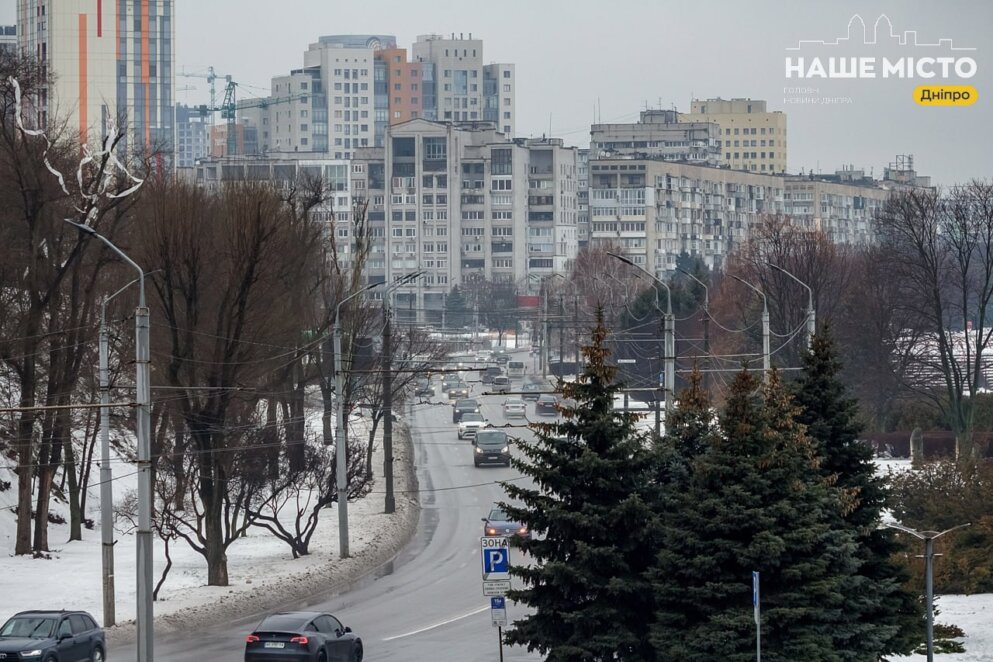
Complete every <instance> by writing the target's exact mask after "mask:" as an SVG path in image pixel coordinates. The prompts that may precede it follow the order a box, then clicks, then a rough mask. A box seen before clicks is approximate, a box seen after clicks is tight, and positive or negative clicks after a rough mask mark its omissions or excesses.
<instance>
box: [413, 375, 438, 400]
mask: <svg viewBox="0 0 993 662" xmlns="http://www.w3.org/2000/svg"><path fill="white" fill-rule="evenodd" d="M433 395H434V387H433V386H431V380H430V379H428V378H427V377H421V378H419V379H418V380H417V381H416V382H415V383H414V397H415V398H430V397H431V396H433Z"/></svg>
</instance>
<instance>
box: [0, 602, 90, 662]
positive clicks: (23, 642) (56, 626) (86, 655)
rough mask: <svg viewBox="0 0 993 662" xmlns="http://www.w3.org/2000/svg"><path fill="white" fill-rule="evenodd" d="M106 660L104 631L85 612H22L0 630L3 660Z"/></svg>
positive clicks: (74, 661) (48, 661) (63, 661)
mask: <svg viewBox="0 0 993 662" xmlns="http://www.w3.org/2000/svg"><path fill="white" fill-rule="evenodd" d="M106 659H107V640H106V638H105V636H104V632H103V628H101V627H100V626H99V625H97V622H96V621H95V620H94V619H93V617H92V616H90V615H89V614H88V613H86V612H85V611H22V612H20V613H18V614H15V615H14V616H11V617H10V619H9V620H8V621H7V622H6V623H4V624H3V627H0V660H38V661H39V662H42V661H43V662H53V661H55V660H58V662H89V661H92V662H104V660H106Z"/></svg>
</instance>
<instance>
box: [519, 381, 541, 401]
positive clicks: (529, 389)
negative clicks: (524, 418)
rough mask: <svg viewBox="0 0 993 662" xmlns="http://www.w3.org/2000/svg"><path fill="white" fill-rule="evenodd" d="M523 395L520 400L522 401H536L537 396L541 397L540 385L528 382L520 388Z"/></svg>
mask: <svg viewBox="0 0 993 662" xmlns="http://www.w3.org/2000/svg"><path fill="white" fill-rule="evenodd" d="M521 391H523V394H522V395H521V398H522V399H524V400H537V399H538V396H540V395H541V391H542V387H541V384H539V383H537V382H528V383H527V384H525V385H524V386H522V387H521Z"/></svg>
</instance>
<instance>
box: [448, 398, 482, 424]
mask: <svg viewBox="0 0 993 662" xmlns="http://www.w3.org/2000/svg"><path fill="white" fill-rule="evenodd" d="M469 412H472V413H474V414H478V413H479V402H478V401H477V400H474V399H472V398H462V399H461V400H456V401H455V406H454V407H452V423H458V422H459V421H461V420H462V414H468V413H469Z"/></svg>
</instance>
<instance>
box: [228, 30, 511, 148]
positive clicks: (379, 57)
mask: <svg viewBox="0 0 993 662" xmlns="http://www.w3.org/2000/svg"><path fill="white" fill-rule="evenodd" d="M482 57H483V42H482V40H480V39H472V38H471V35H470V38H469V39H463V38H462V37H461V36H460V37H459V38H458V39H456V38H455V37H454V35H453V37H452V38H451V39H445V38H442V37H440V36H437V35H428V36H421V37H418V40H417V42H416V43H415V44H414V45H413V48H412V53H411V58H410V59H409V60H408V58H407V51H406V49H403V48H398V47H397V44H396V38H395V37H393V36H391V35H331V36H324V37H321V38H320V39H319V40H318V41H317V43H314V44H311V46H310V48H309V49H308V50H307V52H306V53H305V54H304V66H303V68H301V69H297V70H294V71H291V72H290V73H289V74H288V75H286V76H278V77H275V78H273V79H272V95H271V97H270V98H269V99H267V100H265V102H264V103H260V102H258V101H252V102H247V103H244V104H240V105H239V109H238V115H239V118H240V119H241V120H242V121H243V123H247V124H248V125H250V126H254V127H256V128H257V129H258V132H259V150H261V151H262V152H284V153H285V152H317V153H326V154H328V155H330V156H332V157H333V158H337V159H350V158H353V157H354V155H355V153H356V150H359V149H367V148H371V147H383V146H384V145H385V137H386V131H387V127H389V126H390V125H396V124H401V123H404V122H408V121H410V120H413V119H427V120H437V121H442V122H452V123H461V122H466V123H477V124H478V123H480V122H483V121H486V122H489V123H491V124H492V125H493V126H494V127H495V128H496V129H497V130H498V131H501V132H503V133H504V134H505V135H506V136H508V137H509V136H512V135H513V132H514V119H515V116H514V66H513V65H509V64H489V65H483V63H482Z"/></svg>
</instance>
